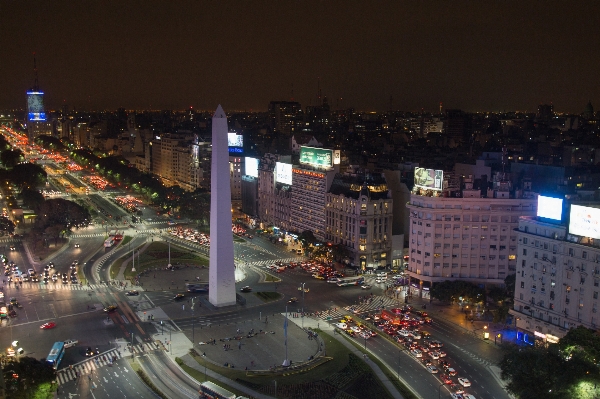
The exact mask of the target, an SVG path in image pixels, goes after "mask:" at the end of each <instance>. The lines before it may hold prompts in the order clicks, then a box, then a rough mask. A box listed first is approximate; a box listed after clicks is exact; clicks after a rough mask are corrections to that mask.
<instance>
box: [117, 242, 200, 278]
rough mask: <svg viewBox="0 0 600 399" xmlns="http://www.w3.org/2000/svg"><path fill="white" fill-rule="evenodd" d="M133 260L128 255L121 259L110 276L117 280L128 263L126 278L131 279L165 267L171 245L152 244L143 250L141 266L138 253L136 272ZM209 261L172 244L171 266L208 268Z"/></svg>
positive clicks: (140, 258)
mask: <svg viewBox="0 0 600 399" xmlns="http://www.w3.org/2000/svg"><path fill="white" fill-rule="evenodd" d="M130 258H131V254H127V255H125V256H123V257H121V258H120V259H118V260H117V261H116V262H115V264H114V267H112V268H111V270H110V275H111V277H112V278H115V277H116V276H117V274H118V273H119V269H120V268H121V266H122V264H123V262H127V267H126V269H125V273H124V274H125V278H127V279H130V278H133V277H135V276H136V275H137V274H138V273H142V272H144V271H146V270H147V269H154V268H156V267H165V266H166V265H167V263H168V262H169V245H168V244H165V243H164V242H153V243H151V244H150V245H149V246H148V247H147V248H146V249H145V250H143V251H142V252H141V253H140V254H139V264H138V255H137V252H136V257H135V272H133V273H132V272H131V262H130V261H129V259H130ZM208 263H209V262H208V259H207V258H206V257H205V256H203V255H199V254H198V253H196V252H193V251H190V250H188V249H185V248H182V247H179V246H177V245H174V244H171V264H172V265H189V266H207V267H208Z"/></svg>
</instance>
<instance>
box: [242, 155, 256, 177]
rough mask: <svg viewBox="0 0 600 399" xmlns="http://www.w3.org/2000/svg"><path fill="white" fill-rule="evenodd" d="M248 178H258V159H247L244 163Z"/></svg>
mask: <svg viewBox="0 0 600 399" xmlns="http://www.w3.org/2000/svg"><path fill="white" fill-rule="evenodd" d="M244 166H245V171H246V173H245V174H246V176H252V177H256V178H258V158H250V157H246V162H245V163H244Z"/></svg>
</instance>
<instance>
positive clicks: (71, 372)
mask: <svg viewBox="0 0 600 399" xmlns="http://www.w3.org/2000/svg"><path fill="white" fill-rule="evenodd" d="M133 348H134V349H133V351H134V353H136V354H139V353H145V352H150V351H155V350H157V349H161V346H160V345H159V344H158V343H156V342H144V343H143V344H142V345H140V344H135V345H134V347H133ZM128 355H131V350H130V348H127V350H126V351H125V352H123V353H121V352H120V351H119V350H117V349H116V348H114V349H111V350H109V351H108V352H105V353H103V354H101V355H98V356H94V357H93V358H90V359H87V360H84V361H83V362H81V363H77V364H74V365H73V366H72V368H71V367H66V368H63V369H60V370H58V371H57V372H56V379H57V381H58V385H62V384H64V383H66V382H69V381H72V380H74V379H75V378H77V372H78V373H79V376H80V377H81V376H84V375H90V374H91V373H92V372H94V370H97V369H99V368H101V367H106V366H108V364H109V363H111V361H112V359H113V358H116V359H121V358H122V357H124V356H128Z"/></svg>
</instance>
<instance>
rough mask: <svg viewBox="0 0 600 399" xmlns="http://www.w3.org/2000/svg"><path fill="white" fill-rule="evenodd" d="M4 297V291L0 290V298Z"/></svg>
mask: <svg viewBox="0 0 600 399" xmlns="http://www.w3.org/2000/svg"><path fill="white" fill-rule="evenodd" d="M3 298H4V292H2V291H0V299H3Z"/></svg>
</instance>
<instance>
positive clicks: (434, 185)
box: [415, 168, 444, 190]
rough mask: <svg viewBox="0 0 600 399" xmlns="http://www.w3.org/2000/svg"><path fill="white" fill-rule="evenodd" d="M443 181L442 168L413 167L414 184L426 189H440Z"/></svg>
mask: <svg viewBox="0 0 600 399" xmlns="http://www.w3.org/2000/svg"><path fill="white" fill-rule="evenodd" d="M443 182H444V171H443V170H434V169H425V168H415V186H417V187H421V188H424V189H428V190H441V189H442V184H443Z"/></svg>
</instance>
